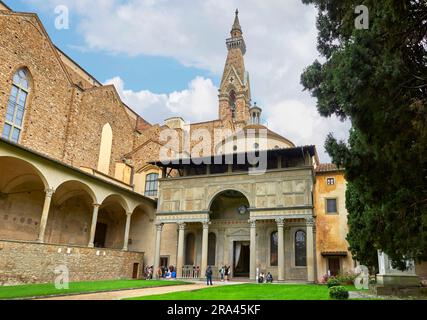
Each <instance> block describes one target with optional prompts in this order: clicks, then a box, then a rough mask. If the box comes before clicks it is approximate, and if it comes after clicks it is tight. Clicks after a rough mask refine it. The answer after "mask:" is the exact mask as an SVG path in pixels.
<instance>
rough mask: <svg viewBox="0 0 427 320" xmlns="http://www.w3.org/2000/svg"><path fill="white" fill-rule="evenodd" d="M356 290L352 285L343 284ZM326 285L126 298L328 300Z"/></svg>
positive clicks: (225, 288)
mask: <svg viewBox="0 0 427 320" xmlns="http://www.w3.org/2000/svg"><path fill="white" fill-rule="evenodd" d="M345 287H347V289H348V290H349V291H357V290H356V289H355V287H354V286H345ZM329 299H330V298H329V289H328V287H327V286H326V285H314V284H312V285H310V284H301V285H298V284H240V285H222V286H217V287H215V286H214V287H209V288H205V289H199V290H193V291H186V292H175V293H167V294H161V295H152V296H145V297H140V298H132V299H128V300H329Z"/></svg>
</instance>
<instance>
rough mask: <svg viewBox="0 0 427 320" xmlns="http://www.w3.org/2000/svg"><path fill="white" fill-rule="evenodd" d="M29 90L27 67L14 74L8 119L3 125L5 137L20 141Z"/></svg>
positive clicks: (8, 104)
mask: <svg viewBox="0 0 427 320" xmlns="http://www.w3.org/2000/svg"><path fill="white" fill-rule="evenodd" d="M29 92H30V80H29V72H28V70H27V69H20V70H18V71H17V72H16V73H15V75H14V76H13V83H12V90H11V92H10V96H9V101H8V103H7V111H6V119H5V123H4V127H3V134H2V136H3V138H5V139H8V140H11V141H13V142H16V143H18V141H19V137H20V135H21V131H22V124H23V119H24V111H25V105H26V102H27V97H28V93H29Z"/></svg>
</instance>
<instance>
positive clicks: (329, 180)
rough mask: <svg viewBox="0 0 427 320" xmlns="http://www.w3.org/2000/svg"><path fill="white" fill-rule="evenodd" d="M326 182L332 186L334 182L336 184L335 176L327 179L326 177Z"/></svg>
mask: <svg viewBox="0 0 427 320" xmlns="http://www.w3.org/2000/svg"><path fill="white" fill-rule="evenodd" d="M326 184H327V185H328V186H332V185H334V184H335V178H327V179H326Z"/></svg>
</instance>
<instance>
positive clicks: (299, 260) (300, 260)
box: [295, 230, 307, 267]
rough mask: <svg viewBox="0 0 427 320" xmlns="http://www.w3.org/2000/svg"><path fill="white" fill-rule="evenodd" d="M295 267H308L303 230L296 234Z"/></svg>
mask: <svg viewBox="0 0 427 320" xmlns="http://www.w3.org/2000/svg"><path fill="white" fill-rule="evenodd" d="M295 266H297V267H305V266H307V249H306V242H305V232H304V231H302V230H299V231H297V232H295Z"/></svg>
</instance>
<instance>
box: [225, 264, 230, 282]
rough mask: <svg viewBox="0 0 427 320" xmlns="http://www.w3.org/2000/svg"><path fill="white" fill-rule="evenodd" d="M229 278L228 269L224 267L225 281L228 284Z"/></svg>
mask: <svg viewBox="0 0 427 320" xmlns="http://www.w3.org/2000/svg"><path fill="white" fill-rule="evenodd" d="M229 277H230V267H229V266H228V267H227V266H225V281H227V282H228V280H229Z"/></svg>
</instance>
